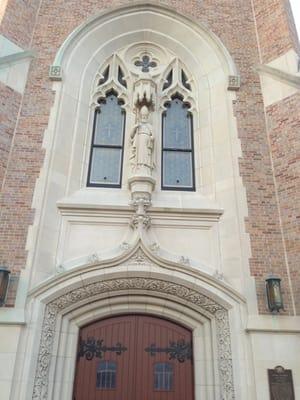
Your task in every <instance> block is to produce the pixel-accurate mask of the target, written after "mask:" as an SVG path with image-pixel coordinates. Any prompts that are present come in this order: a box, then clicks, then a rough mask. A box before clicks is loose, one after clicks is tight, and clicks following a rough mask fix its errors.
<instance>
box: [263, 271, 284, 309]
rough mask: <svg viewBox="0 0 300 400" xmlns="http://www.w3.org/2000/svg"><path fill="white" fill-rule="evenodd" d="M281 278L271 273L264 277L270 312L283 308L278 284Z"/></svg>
mask: <svg viewBox="0 0 300 400" xmlns="http://www.w3.org/2000/svg"><path fill="white" fill-rule="evenodd" d="M280 282H281V279H280V278H278V277H276V276H274V275H271V276H269V277H268V278H267V279H266V291H267V299H268V307H269V310H270V311H272V312H279V311H280V310H283V299H282V293H281V286H280Z"/></svg>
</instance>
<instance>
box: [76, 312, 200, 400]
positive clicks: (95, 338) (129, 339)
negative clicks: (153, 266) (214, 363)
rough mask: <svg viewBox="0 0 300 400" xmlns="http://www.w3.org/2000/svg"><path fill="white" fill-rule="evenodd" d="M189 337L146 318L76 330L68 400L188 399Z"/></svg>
mask: <svg viewBox="0 0 300 400" xmlns="http://www.w3.org/2000/svg"><path fill="white" fill-rule="evenodd" d="M192 353H193V352H192V333H191V331H189V330H188V329H186V328H184V327H182V326H180V325H177V324H175V323H173V322H170V321H167V320H165V319H161V318H156V317H152V316H146V315H126V316H117V317H112V318H108V319H105V320H101V321H98V322H95V323H93V324H91V325H88V326H85V327H83V328H81V330H80V336H79V344H78V357H77V366H76V376H75V384H74V400H182V399H185V400H193V399H194V387H193V386H194V385H193V360H192Z"/></svg>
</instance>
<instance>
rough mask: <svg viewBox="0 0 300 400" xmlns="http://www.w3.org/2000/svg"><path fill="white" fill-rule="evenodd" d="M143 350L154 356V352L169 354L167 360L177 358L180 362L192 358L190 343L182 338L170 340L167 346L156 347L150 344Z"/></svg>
mask: <svg viewBox="0 0 300 400" xmlns="http://www.w3.org/2000/svg"><path fill="white" fill-rule="evenodd" d="M145 351H146V352H147V353H149V354H150V356H155V355H156V353H167V354H169V360H177V361H179V362H180V363H183V362H184V361H186V360H192V343H186V342H185V340H183V339H182V340H178V341H177V342H170V345H169V347H156V345H155V344H151V345H150V346H149V347H147V348H146V349H145Z"/></svg>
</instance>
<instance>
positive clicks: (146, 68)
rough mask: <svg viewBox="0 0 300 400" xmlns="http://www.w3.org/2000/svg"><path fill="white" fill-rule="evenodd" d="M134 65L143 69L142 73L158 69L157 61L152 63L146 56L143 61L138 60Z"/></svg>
mask: <svg viewBox="0 0 300 400" xmlns="http://www.w3.org/2000/svg"><path fill="white" fill-rule="evenodd" d="M134 65H135V66H136V67H142V72H149V69H150V68H155V67H157V63H156V62H155V61H150V57H149V56H147V55H144V56H143V57H142V59H141V60H137V61H136V62H135V63H134Z"/></svg>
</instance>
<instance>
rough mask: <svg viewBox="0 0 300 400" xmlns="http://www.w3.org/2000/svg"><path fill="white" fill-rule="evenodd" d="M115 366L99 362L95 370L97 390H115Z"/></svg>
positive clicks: (106, 362)
mask: <svg viewBox="0 0 300 400" xmlns="http://www.w3.org/2000/svg"><path fill="white" fill-rule="evenodd" d="M116 375H117V364H116V363H115V362H113V361H100V362H99V364H98V368H97V389H115V388H116Z"/></svg>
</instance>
